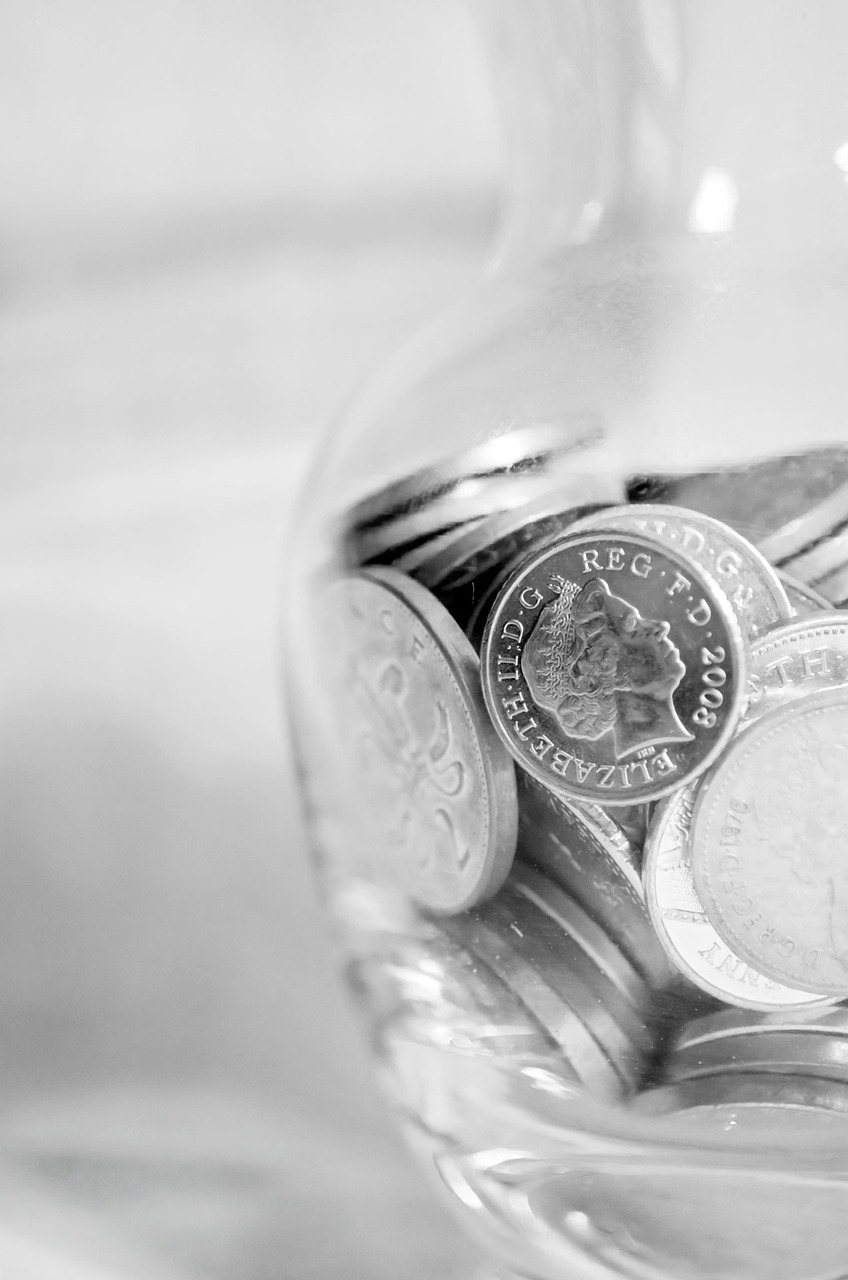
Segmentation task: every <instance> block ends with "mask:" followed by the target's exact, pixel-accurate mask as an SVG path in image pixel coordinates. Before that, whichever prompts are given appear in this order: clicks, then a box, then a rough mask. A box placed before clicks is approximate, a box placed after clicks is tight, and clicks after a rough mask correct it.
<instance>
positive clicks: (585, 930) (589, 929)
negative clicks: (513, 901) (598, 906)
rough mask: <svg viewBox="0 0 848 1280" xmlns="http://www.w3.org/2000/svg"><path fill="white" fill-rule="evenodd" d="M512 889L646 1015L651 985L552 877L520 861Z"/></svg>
mask: <svg viewBox="0 0 848 1280" xmlns="http://www.w3.org/2000/svg"><path fill="white" fill-rule="evenodd" d="M509 883H510V887H511V889H512V890H513V891H514V892H515V893H517V894H519V895H520V896H521V897H524V898H526V899H527V900H528V901H529V902H532V903H533V904H534V905H535V906H536V907H538V908H539V910H540V911H543V912H544V913H545V915H547V916H548V917H549V918H550V919H551V920H552V921H553V923H554V924H555V925H556V926H557V928H559V929H560V930H561V931H562V932H563V933H564V934H567V935H568V936H569V937H571V938H573V940H574V941H575V942H576V943H577V945H578V946H579V947H580V948H581V949H582V950H583V951H584V952H585V953H586V955H587V956H588V957H589V958H590V959H591V960H592V961H593V963H594V964H595V965H596V967H597V968H598V969H599V970H600V971H601V973H603V975H604V977H605V978H606V979H607V980H608V981H609V982H611V983H612V984H613V986H614V987H616V988H617V990H618V992H619V993H620V995H621V996H623V998H624V999H625V1000H627V1001H629V1002H630V1004H631V1005H632V1006H633V1008H634V1009H636V1010H638V1011H640V1016H641V1018H642V1020H643V1021H644V1015H645V1013H646V1010H647V1008H648V996H649V989H648V985H647V983H646V982H645V980H644V978H642V977H641V976H640V975H639V974H638V973H637V972H636V969H635V968H634V966H633V965H632V964H631V963H630V961H629V960H628V959H627V957H626V956H625V955H624V952H623V951H621V949H620V948H619V947H618V945H617V944H616V942H615V940H614V939H613V938H611V937H610V936H609V934H608V933H606V931H605V930H604V929H602V928H601V927H600V926H599V925H598V924H596V923H595V921H594V920H592V918H591V917H590V916H589V915H588V913H587V912H585V911H584V910H583V908H582V907H581V906H580V905H579V904H578V903H577V902H575V901H574V899H573V898H572V897H570V895H569V894H567V893H566V892H565V891H564V890H563V889H561V888H560V887H559V886H558V885H557V884H556V883H555V882H554V881H553V880H551V879H550V877H549V876H546V875H543V874H542V873H541V872H540V871H537V870H535V868H533V867H531V866H529V865H524V866H522V865H520V864H518V863H516V864H515V865H514V866H513V868H512V872H511V873H510V878H509Z"/></svg>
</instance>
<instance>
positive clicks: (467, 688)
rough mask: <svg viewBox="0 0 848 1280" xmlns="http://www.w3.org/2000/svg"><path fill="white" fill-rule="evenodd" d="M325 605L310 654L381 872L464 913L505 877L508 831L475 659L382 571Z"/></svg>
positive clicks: (509, 786)
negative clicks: (322, 671) (322, 676)
mask: <svg viewBox="0 0 848 1280" xmlns="http://www.w3.org/2000/svg"><path fill="white" fill-rule="evenodd" d="M325 604H326V618H325V630H326V633H327V634H326V635H323V636H316V645H318V646H323V647H324V649H325V651H326V671H327V677H328V682H329V684H330V688H331V689H332V692H333V700H334V704H335V707H336V709H337V714H338V721H337V731H338V734H339V737H340V739H342V740H343V741H344V743H345V744H346V745H345V751H346V755H347V757H348V758H349V760H350V763H351V766H352V768H354V769H355V771H356V778H357V791H358V795H357V800H358V802H359V806H360V809H361V811H362V812H363V813H364V814H365V815H366V820H367V821H369V822H370V823H371V824H372V839H373V841H374V843H375V845H376V847H378V848H379V849H381V850H383V851H384V853H385V856H384V859H383V871H384V873H385V875H386V877H387V879H389V880H390V881H392V882H393V883H394V884H395V885H397V886H398V887H399V888H400V889H401V891H403V892H405V893H407V894H409V895H410V897H412V898H413V899H415V901H417V902H418V903H420V904H422V905H423V906H426V907H428V908H430V909H431V910H433V911H437V912H452V911H463V910H465V909H466V908H467V907H469V906H471V905H472V904H473V903H475V902H479V901H481V900H482V899H484V898H486V897H488V896H490V895H491V894H493V893H495V892H496V891H497V889H498V888H499V887H500V885H501V883H502V882H503V880H504V879H505V878H506V875H507V873H508V871H509V868H510V866H511V864H512V859H513V855H514V852H515V840H516V831H517V822H518V816H517V805H516V790H515V772H514V769H513V766H512V762H511V760H510V758H509V756H508V755H507V753H506V752H505V751H504V750H503V748H502V746H501V744H500V742H499V740H498V738H497V736H496V734H495V733H494V731H493V730H492V727H491V723H490V721H489V718H488V716H487V714H486V710H485V706H484V705H483V701H482V697H481V693H480V680H479V668H478V663H477V658H476V656H475V654H474V652H473V650H472V649H471V646H470V645H469V643H468V641H467V640H466V639H465V636H463V634H462V632H461V631H460V630H459V628H458V627H457V625H456V623H455V622H454V621H453V619H452V618H451V617H450V615H449V614H448V613H447V611H446V610H445V609H444V608H443V607H442V606H441V605H440V604H439V603H438V601H436V600H435V599H434V598H433V597H432V596H431V595H430V594H429V592H427V591H425V590H424V588H423V587H420V586H419V585H418V584H417V583H415V582H412V581H411V580H410V579H408V578H404V577H403V575H401V574H398V573H394V572H393V571H391V570H388V569H382V570H374V571H371V572H368V573H360V574H356V575H349V576H347V577H345V578H342V579H339V580H337V581H336V582H335V583H334V584H333V585H332V586H331V587H330V588H329V589H328V592H327V595H326V598H325Z"/></svg>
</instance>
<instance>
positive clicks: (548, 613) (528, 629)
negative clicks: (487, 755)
mask: <svg viewBox="0 0 848 1280" xmlns="http://www.w3.org/2000/svg"><path fill="white" fill-rule="evenodd" d="M481 668H482V677H483V692H484V694H485V697H486V703H487V706H488V707H489V711H490V714H491V716H492V719H493V721H494V724H495V727H496V729H497V731H498V733H499V734H500V736H501V739H502V741H503V742H504V743H505V745H506V746H507V747H508V749H509V750H510V751H511V752H512V754H513V755H514V756H515V758H516V760H517V761H518V762H519V764H520V765H521V766H522V768H524V769H525V770H527V772H529V773H531V774H532V775H533V776H534V777H536V778H538V779H539V780H540V781H542V782H545V783H547V785H549V786H553V787H554V788H556V789H557V790H559V791H561V792H563V793H565V794H569V795H573V796H575V797H576V798H577V799H578V800H591V801H596V802H598V803H601V804H604V805H620V804H624V805H631V804H635V803H644V802H646V801H649V800H654V799H657V798H658V797H659V796H663V795H667V794H668V793H669V792H671V791H674V790H676V789H678V788H679V787H681V786H683V785H684V784H685V783H686V782H688V781H690V780H691V779H692V778H694V777H696V776H697V775H698V774H699V773H701V772H702V771H703V770H704V769H706V768H707V767H708V765H709V764H710V763H711V762H712V761H713V760H714V759H715V758H716V756H717V755H718V754H719V753H720V752H721V751H722V749H723V748H724V746H725V745H726V743H727V742H728V741H729V739H730V737H731V736H732V735H733V733H734V731H735V728H736V723H737V720H738V717H739V711H740V708H741V701H742V696H743V693H744V683H745V679H744V677H745V654H744V649H743V642H742V636H741V632H740V629H739V624H738V623H737V621H736V618H735V616H734V614H733V612H732V609H731V607H730V605H729V603H728V601H727V598H726V596H725V595H724V593H723V591H722V590H721V588H720V587H718V586H717V585H716V584H715V583H714V582H713V580H712V579H711V578H710V577H709V576H708V575H707V574H706V573H705V572H704V571H703V570H701V569H700V568H699V566H697V565H695V564H694V562H693V561H692V560H690V559H689V558H688V557H686V556H684V555H682V554H681V553H680V552H678V550H677V549H676V548H672V547H669V546H666V545H665V544H664V543H662V542H661V541H660V540H659V539H657V538H654V537H649V536H648V535H647V534H643V533H618V532H612V531H609V532H604V533H598V534H578V535H574V536H571V535H568V536H567V537H565V538H562V539H559V540H557V541H556V542H553V543H549V544H548V545H547V546H546V547H545V548H543V549H542V550H541V551H539V552H538V553H537V554H536V555H534V556H532V557H530V559H529V560H527V561H526V562H525V563H524V565H523V566H521V567H520V568H519V569H518V570H517V571H516V572H515V573H514V574H513V576H512V577H511V578H510V579H509V580H508V581H507V582H506V583H505V585H504V587H503V588H502V590H501V593H500V595H499V597H498V599H497V601H496V602H495V605H494V608H493V610H492V612H491V614H490V615H489V619H488V622H487V623H486V630H485V633H484V635H483V642H482V648H481Z"/></svg>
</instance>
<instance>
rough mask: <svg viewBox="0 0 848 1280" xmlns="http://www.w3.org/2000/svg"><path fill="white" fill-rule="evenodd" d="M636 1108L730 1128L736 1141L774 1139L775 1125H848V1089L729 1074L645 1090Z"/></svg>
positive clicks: (765, 1075)
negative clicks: (769, 1135)
mask: <svg viewBox="0 0 848 1280" xmlns="http://www.w3.org/2000/svg"><path fill="white" fill-rule="evenodd" d="M634 1106H635V1107H636V1108H637V1109H638V1110H639V1111H641V1112H643V1113H647V1114H649V1115H670V1114H672V1113H673V1114H675V1115H678V1114H679V1115H680V1117H681V1119H682V1118H684V1115H685V1118H686V1119H687V1120H688V1119H690V1118H692V1119H696V1118H697V1119H698V1120H699V1121H703V1122H704V1123H705V1124H708V1125H709V1126H710V1127H711V1128H712V1127H713V1126H715V1127H716V1128H717V1129H718V1128H725V1126H726V1127H727V1131H730V1129H731V1127H732V1128H733V1129H734V1130H736V1131H737V1133H736V1136H738V1137H744V1136H745V1134H746V1133H749V1134H751V1136H754V1135H755V1134H756V1133H763V1132H765V1133H769V1132H771V1133H772V1136H773V1137H775V1138H777V1136H778V1132H779V1130H775V1129H774V1125H775V1123H777V1125H778V1126H780V1125H782V1124H785V1123H786V1122H787V1121H791V1122H792V1123H793V1125H796V1124H797V1126H798V1127H799V1128H802V1129H803V1128H807V1127H808V1126H809V1125H810V1124H811V1123H813V1124H816V1125H819V1124H827V1123H829V1121H831V1120H837V1119H838V1120H839V1121H840V1122H841V1121H843V1120H848V1087H846V1085H845V1084H843V1083H842V1082H841V1081H835V1080H819V1079H816V1078H815V1077H807V1076H778V1075H770V1074H769V1073H767V1072H762V1073H757V1072H750V1073H739V1072H737V1073H733V1072H727V1073H725V1074H724V1075H712V1076H701V1077H700V1078H698V1079H695V1080H684V1081H681V1082H680V1083H679V1084H669V1085H661V1086H660V1087H659V1088H658V1089H649V1090H647V1091H646V1092H645V1093H642V1094H640V1096H639V1098H638V1099H637V1100H636V1102H635V1103H634ZM694 1113H699V1114H698V1115H697V1116H696V1115H695V1114H694Z"/></svg>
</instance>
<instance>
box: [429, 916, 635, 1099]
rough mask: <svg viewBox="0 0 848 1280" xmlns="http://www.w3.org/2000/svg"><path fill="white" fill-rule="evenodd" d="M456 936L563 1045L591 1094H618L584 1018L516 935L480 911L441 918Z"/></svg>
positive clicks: (619, 1083)
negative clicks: (523, 949)
mask: <svg viewBox="0 0 848 1280" xmlns="http://www.w3.org/2000/svg"><path fill="white" fill-rule="evenodd" d="M444 927H445V928H446V929H447V930H448V932H449V933H451V934H452V935H453V936H454V937H456V938H458V939H459V940H460V941H461V942H462V944H463V945H464V946H467V947H468V949H469V950H470V951H472V952H473V953H474V955H475V956H477V957H478V958H479V959H480V960H482V961H483V963H484V964H486V965H487V966H488V967H489V968H490V969H491V970H492V971H493V973H495V974H496V975H497V977H498V978H499V979H500V981H501V982H503V983H504V985H505V986H506V987H507V988H508V989H509V991H510V992H511V993H512V994H513V995H514V996H515V997H516V998H517V999H518V1000H519V1001H520V1002H521V1004H522V1005H524V1007H525V1008H526V1009H527V1010H528V1011H529V1012H530V1014H531V1015H532V1016H533V1017H534V1018H535V1019H536V1021H537V1022H538V1023H539V1025H540V1026H541V1027H542V1028H543V1029H544V1030H545V1031H546V1032H547V1034H548V1035H549V1036H550V1037H551V1039H552V1040H553V1041H554V1042H555V1043H556V1044H557V1045H558V1046H559V1048H560V1049H561V1050H562V1052H563V1054H564V1056H565V1059H566V1060H567V1062H568V1064H569V1065H570V1067H571V1068H572V1069H573V1071H574V1072H575V1074H576V1075H577V1077H578V1079H579V1080H580V1081H581V1082H582V1083H583V1084H584V1085H585V1086H586V1088H587V1089H588V1090H589V1091H590V1092H592V1093H593V1094H594V1095H595V1096H598V1097H601V1098H606V1099H614V1098H620V1097H621V1096H622V1094H623V1093H624V1090H625V1081H624V1079H623V1078H622V1076H621V1075H620V1074H619V1072H618V1071H617V1070H616V1068H615V1067H614V1066H613V1064H612V1062H611V1061H610V1058H609V1056H608V1054H607V1053H606V1052H605V1051H604V1050H603V1049H602V1048H601V1046H600V1044H599V1043H598V1041H597V1040H596V1039H595V1037H594V1036H593V1035H592V1034H591V1033H590V1032H589V1030H588V1029H587V1027H586V1025H585V1023H584V1022H583V1020H582V1019H581V1018H579V1017H578V1015H577V1014H576V1013H575V1011H574V1009H573V1008H572V1007H571V1005H570V1004H569V1003H568V1002H567V1001H566V1000H564V999H563V998H562V995H561V994H560V993H559V992H558V991H557V989H556V988H555V987H553V986H551V984H550V983H549V982H548V981H547V979H546V976H545V973H544V972H540V971H539V970H537V968H536V967H535V966H534V964H532V963H531V962H530V961H529V960H528V959H527V958H526V957H525V956H524V955H523V954H522V953H521V951H520V950H519V949H518V946H517V943H518V942H519V941H520V939H519V938H518V937H517V936H516V935H515V933H514V931H513V930H512V928H511V927H510V925H508V924H503V923H501V922H499V921H492V920H491V919H488V918H485V919H484V918H482V917H481V915H480V914H479V912H471V913H469V914H468V915H466V916H456V917H452V918H451V919H449V920H446V921H445V926H444Z"/></svg>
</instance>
